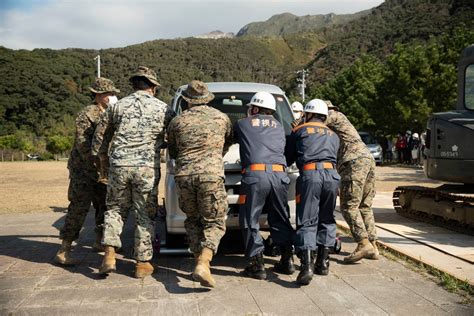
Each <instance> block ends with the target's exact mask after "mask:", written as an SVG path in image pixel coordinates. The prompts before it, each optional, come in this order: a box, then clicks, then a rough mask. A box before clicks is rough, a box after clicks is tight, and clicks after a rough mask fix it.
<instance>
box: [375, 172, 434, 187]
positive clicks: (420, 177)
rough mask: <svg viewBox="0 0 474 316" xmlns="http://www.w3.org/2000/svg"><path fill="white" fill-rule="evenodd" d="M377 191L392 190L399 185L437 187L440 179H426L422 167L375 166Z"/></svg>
mask: <svg viewBox="0 0 474 316" xmlns="http://www.w3.org/2000/svg"><path fill="white" fill-rule="evenodd" d="M375 175H376V179H377V183H376V190H377V192H393V190H394V189H395V188H396V187H397V186H400V185H420V186H427V187H431V188H432V187H437V186H439V185H441V184H442V182H440V181H436V180H431V179H428V178H427V177H426V176H425V173H424V171H423V169H421V168H416V167H405V166H390V167H385V166H384V167H377V171H376V173H375Z"/></svg>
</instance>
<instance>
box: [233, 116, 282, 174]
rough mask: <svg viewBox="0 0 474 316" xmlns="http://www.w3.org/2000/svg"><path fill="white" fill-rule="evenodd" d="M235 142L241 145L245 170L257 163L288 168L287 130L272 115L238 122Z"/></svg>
mask: <svg viewBox="0 0 474 316" xmlns="http://www.w3.org/2000/svg"><path fill="white" fill-rule="evenodd" d="M234 140H235V142H238V143H239V145H240V160H241V163H242V167H243V168H247V167H248V166H249V165H251V164H256V163H264V164H277V165H283V166H285V167H286V159H285V130H284V129H283V126H281V124H280V122H278V121H277V120H276V119H275V118H274V117H273V116H272V115H261V114H257V115H252V116H249V117H247V118H244V119H241V120H239V121H237V122H236V123H235V125H234Z"/></svg>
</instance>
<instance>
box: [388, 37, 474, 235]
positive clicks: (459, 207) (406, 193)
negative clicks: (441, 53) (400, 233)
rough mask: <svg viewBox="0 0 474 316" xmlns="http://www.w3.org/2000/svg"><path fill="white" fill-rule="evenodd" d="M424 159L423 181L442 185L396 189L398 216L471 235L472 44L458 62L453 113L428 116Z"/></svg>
mask: <svg viewBox="0 0 474 316" xmlns="http://www.w3.org/2000/svg"><path fill="white" fill-rule="evenodd" d="M423 154H424V158H425V160H424V164H423V167H424V171H425V174H426V176H427V177H428V178H431V179H435V180H440V181H442V182H446V183H445V184H443V185H441V186H439V187H436V188H428V187H423V186H399V187H397V188H396V189H395V191H394V193H393V206H394V208H395V210H396V212H397V213H398V214H400V215H401V216H404V217H408V218H412V219H416V220H421V221H424V222H429V223H431V224H434V225H437V226H442V227H445V228H447V229H451V230H455V231H459V232H462V233H465V234H469V235H474V45H471V46H469V47H467V48H465V49H464V50H463V52H462V54H461V58H460V60H459V63H458V90H457V103H456V109H455V110H452V111H449V112H442V113H434V114H432V115H431V116H430V118H429V120H428V123H427V131H426V147H425V149H424V153H423Z"/></svg>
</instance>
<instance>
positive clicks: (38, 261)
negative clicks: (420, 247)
mask: <svg viewBox="0 0 474 316" xmlns="http://www.w3.org/2000/svg"><path fill="white" fill-rule="evenodd" d="M64 215H65V214H64V213H63V212H55V213H45V214H17V215H2V216H0V315H7V314H13V315H30V314H33V315H82V314H87V315H104V314H105V315H112V314H113V315H122V314H123V315H134V314H140V315H155V314H156V315H183V314H185V315H244V314H252V315H287V314H296V313H298V314H300V315H322V314H329V315H347V314H355V315H387V314H407V313H411V314H414V315H445V314H455V315H472V314H474V307H473V306H472V305H466V304H462V302H463V300H464V298H463V297H460V296H458V295H456V294H452V293H449V292H447V291H445V290H444V289H442V288H441V287H439V286H438V285H437V284H435V283H434V282H433V281H432V280H431V279H429V278H427V277H425V276H422V275H419V274H418V273H416V272H413V271H411V270H410V269H407V268H406V267H405V266H403V265H402V264H400V263H398V262H394V261H391V260H388V259H386V258H382V259H381V260H378V261H370V260H364V261H362V262H360V263H359V264H355V265H343V264H342V257H343V256H344V255H346V254H347V253H348V252H349V251H352V250H353V249H354V247H355V244H353V243H351V239H350V238H344V239H343V251H342V253H341V254H340V255H333V256H332V261H331V272H330V275H329V276H325V277H321V276H315V278H314V280H313V282H312V283H311V284H310V285H309V286H306V287H299V286H298V285H297V284H296V283H295V280H296V276H297V273H295V274H294V275H292V276H286V275H281V274H276V273H273V272H272V271H271V267H272V265H273V263H274V262H275V260H276V259H275V258H269V257H268V258H266V263H267V268H268V269H269V271H268V272H269V278H268V280H266V281H258V280H253V279H249V278H246V277H244V276H243V275H242V274H241V273H240V271H241V270H242V269H243V268H244V266H245V260H244V258H243V256H242V255H241V254H238V253H232V251H231V250H232V249H230V250H228V251H222V253H220V254H219V255H218V256H217V257H216V258H215V260H214V261H213V263H212V265H213V273H214V275H215V278H216V280H217V283H218V287H217V288H215V289H213V290H208V289H205V288H202V287H200V286H199V284H198V283H195V282H193V281H192V279H191V272H192V269H193V261H194V260H193V259H192V258H191V257H188V256H163V255H161V256H158V258H157V260H156V263H157V264H158V265H159V268H158V269H157V270H156V273H155V274H154V275H153V276H152V277H149V278H146V279H144V280H137V279H134V278H133V277H132V276H133V267H134V265H133V261H131V260H130V259H128V258H127V257H124V256H123V255H119V260H118V272H117V273H115V274H111V275H110V276H109V277H107V278H102V277H100V276H99V275H97V269H98V267H99V265H100V262H101V258H102V256H101V254H97V253H93V252H91V249H90V245H91V244H92V242H93V226H92V221H93V218H92V213H91V214H89V216H88V219H87V223H86V227H85V230H84V231H83V232H82V234H81V238H80V240H79V242H78V245H76V246H75V248H74V257H75V258H77V259H79V260H80V261H81V262H80V264H79V265H78V266H77V267H72V268H63V267H59V266H56V265H54V264H53V263H52V260H53V257H54V254H55V252H56V251H57V249H58V248H59V240H58V239H57V235H58V228H59V227H60V226H61V225H62V223H63V220H64ZM131 236H132V231H131V227H130V225H128V227H127V229H126V230H125V232H124V241H125V243H124V244H125V246H124V254H125V255H126V256H127V255H128V254H129V253H130V247H131ZM232 248H233V247H232ZM221 250H225V249H221Z"/></svg>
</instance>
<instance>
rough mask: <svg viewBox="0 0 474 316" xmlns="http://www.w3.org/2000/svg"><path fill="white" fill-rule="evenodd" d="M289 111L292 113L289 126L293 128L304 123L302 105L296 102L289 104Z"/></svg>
mask: <svg viewBox="0 0 474 316" xmlns="http://www.w3.org/2000/svg"><path fill="white" fill-rule="evenodd" d="M291 110H292V111H293V118H294V121H293V122H292V123H291V126H292V127H293V128H295V127H296V126H298V125H299V124H302V123H304V111H303V104H301V103H300V102H298V101H295V102H293V103H291Z"/></svg>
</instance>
